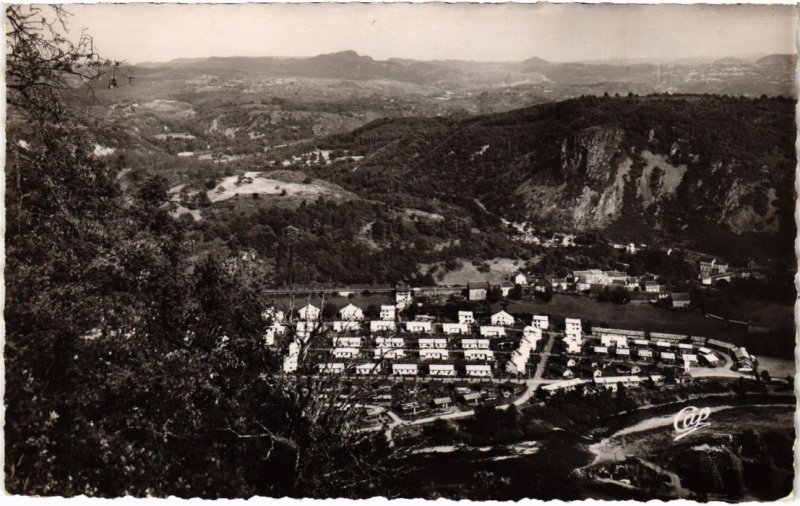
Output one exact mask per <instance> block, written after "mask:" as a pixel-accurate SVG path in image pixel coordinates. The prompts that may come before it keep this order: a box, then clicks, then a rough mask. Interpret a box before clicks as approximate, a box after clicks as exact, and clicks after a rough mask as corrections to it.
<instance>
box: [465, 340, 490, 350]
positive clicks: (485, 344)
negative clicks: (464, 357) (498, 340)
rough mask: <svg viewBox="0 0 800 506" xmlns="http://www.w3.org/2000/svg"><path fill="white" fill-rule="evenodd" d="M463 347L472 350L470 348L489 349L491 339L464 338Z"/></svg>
mask: <svg viewBox="0 0 800 506" xmlns="http://www.w3.org/2000/svg"><path fill="white" fill-rule="evenodd" d="M461 348H462V349H465V350H470V349H482V350H488V349H489V340H488V339H462V340H461Z"/></svg>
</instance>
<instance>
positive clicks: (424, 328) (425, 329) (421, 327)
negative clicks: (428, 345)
mask: <svg viewBox="0 0 800 506" xmlns="http://www.w3.org/2000/svg"><path fill="white" fill-rule="evenodd" d="M431 326H432V324H431V322H416V321H414V322H406V332H411V333H412V334H430V333H431Z"/></svg>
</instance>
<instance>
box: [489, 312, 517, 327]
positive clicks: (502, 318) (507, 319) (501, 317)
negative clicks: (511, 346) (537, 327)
mask: <svg viewBox="0 0 800 506" xmlns="http://www.w3.org/2000/svg"><path fill="white" fill-rule="evenodd" d="M491 322H492V325H500V326H505V327H511V326H513V325H514V317H513V316H511V315H510V314H508V313H506V312H505V311H498V312H496V313H495V314H493V315H492V317H491Z"/></svg>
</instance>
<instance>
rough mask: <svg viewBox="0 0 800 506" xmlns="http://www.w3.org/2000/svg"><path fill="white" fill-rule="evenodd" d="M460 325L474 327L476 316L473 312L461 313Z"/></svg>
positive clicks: (459, 316)
mask: <svg viewBox="0 0 800 506" xmlns="http://www.w3.org/2000/svg"><path fill="white" fill-rule="evenodd" d="M458 323H462V324H464V325H472V324H473V323H475V316H474V315H473V314H472V311H459V312H458Z"/></svg>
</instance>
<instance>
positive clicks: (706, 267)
mask: <svg viewBox="0 0 800 506" xmlns="http://www.w3.org/2000/svg"><path fill="white" fill-rule="evenodd" d="M729 268H730V266H729V265H728V264H724V263H722V262H718V261H717V259H716V258H709V257H706V258H701V259H700V261H699V262H698V270H699V271H700V279H705V278H709V277H711V276H713V275H715V274H725V273H727V272H728V270H729ZM704 284H705V283H704Z"/></svg>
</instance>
